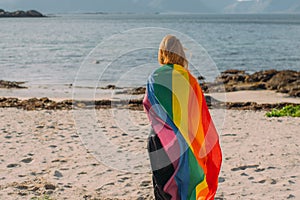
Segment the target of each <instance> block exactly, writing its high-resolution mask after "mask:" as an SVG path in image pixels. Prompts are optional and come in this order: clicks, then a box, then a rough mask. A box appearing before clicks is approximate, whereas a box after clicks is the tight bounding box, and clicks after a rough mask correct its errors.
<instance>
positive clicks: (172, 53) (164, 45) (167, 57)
mask: <svg viewBox="0 0 300 200" xmlns="http://www.w3.org/2000/svg"><path fill="white" fill-rule="evenodd" d="M158 62H159V63H160V64H161V65H166V64H177V65H181V66H182V67H184V68H188V61H187V59H186V57H185V53H184V49H183V46H182V44H181V42H180V41H179V40H178V39H177V38H176V37H175V36H173V35H166V36H165V37H164V38H163V39H162V41H161V43H160V45H159V50H158Z"/></svg>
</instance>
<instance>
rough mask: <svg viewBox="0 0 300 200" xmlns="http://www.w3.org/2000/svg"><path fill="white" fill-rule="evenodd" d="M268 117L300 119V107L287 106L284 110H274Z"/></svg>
mask: <svg viewBox="0 0 300 200" xmlns="http://www.w3.org/2000/svg"><path fill="white" fill-rule="evenodd" d="M266 116H267V117H285V116H290V117H300V105H296V106H294V105H287V106H285V107H283V108H282V109H273V110H272V111H270V112H267V113H266Z"/></svg>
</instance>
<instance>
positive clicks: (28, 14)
mask: <svg viewBox="0 0 300 200" xmlns="http://www.w3.org/2000/svg"><path fill="white" fill-rule="evenodd" d="M0 17H45V15H43V14H42V13H40V12H38V11H36V10H28V11H23V10H17V11H13V12H7V11H5V10H3V9H0Z"/></svg>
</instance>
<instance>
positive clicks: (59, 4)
mask: <svg viewBox="0 0 300 200" xmlns="http://www.w3.org/2000/svg"><path fill="white" fill-rule="evenodd" d="M0 8H2V9H5V10H10V11H12V10H29V9H36V10H39V11H41V12H44V13H64V12H135V13H145V12H146V13H154V12H167V13H168V12H183V13H300V0H0Z"/></svg>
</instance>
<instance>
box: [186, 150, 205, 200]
mask: <svg viewBox="0 0 300 200" xmlns="http://www.w3.org/2000/svg"><path fill="white" fill-rule="evenodd" d="M188 151H189V152H188V157H189V171H190V173H189V174H190V183H189V188H188V194H191V196H189V197H188V199H196V186H197V185H198V184H199V183H201V182H202V181H203V180H204V177H205V174H204V172H203V169H202V168H201V166H200V165H199V164H198V161H197V160H196V157H195V155H194V154H193V152H192V150H191V148H189V149H188Z"/></svg>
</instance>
